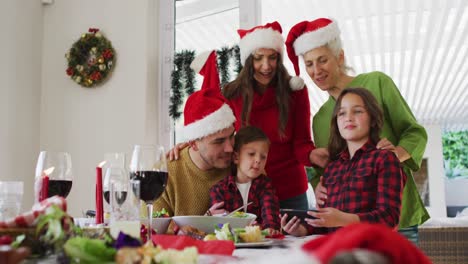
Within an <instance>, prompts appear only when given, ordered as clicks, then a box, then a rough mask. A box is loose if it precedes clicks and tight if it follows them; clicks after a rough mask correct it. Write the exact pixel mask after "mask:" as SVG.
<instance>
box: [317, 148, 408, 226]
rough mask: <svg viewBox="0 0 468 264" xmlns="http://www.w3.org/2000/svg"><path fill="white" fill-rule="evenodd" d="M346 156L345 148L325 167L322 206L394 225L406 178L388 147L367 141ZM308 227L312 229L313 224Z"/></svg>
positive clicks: (398, 216)
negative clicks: (380, 148)
mask: <svg viewBox="0 0 468 264" xmlns="http://www.w3.org/2000/svg"><path fill="white" fill-rule="evenodd" d="M349 158H350V156H349V152H348V150H347V149H346V150H345V151H343V152H342V153H340V156H339V158H338V159H337V160H335V161H332V162H330V164H329V165H328V166H327V168H326V169H325V172H324V178H325V179H324V186H325V187H326V188H327V192H328V194H327V196H328V199H327V201H326V202H325V205H324V206H323V207H333V208H336V209H339V210H341V211H343V212H346V213H353V214H357V215H358V216H359V219H360V220H361V222H367V223H382V224H385V225H387V226H389V227H392V228H394V227H396V226H397V225H398V222H399V219H400V209H401V197H402V193H403V187H404V185H405V182H406V175H405V174H404V172H403V170H402V169H401V165H400V161H399V160H398V158H397V157H396V155H395V154H394V153H393V152H391V151H389V150H379V149H376V148H375V145H374V144H372V143H371V142H370V141H369V142H367V143H366V144H364V145H363V146H362V147H361V148H360V149H359V150H357V151H356V153H355V154H354V157H353V158H352V159H349ZM308 229H309V232H313V233H316V232H314V231H313V228H308ZM334 230H336V228H329V229H328V232H330V231H334ZM315 231H319V230H315ZM320 231H323V230H320ZM320 231H319V232H320Z"/></svg>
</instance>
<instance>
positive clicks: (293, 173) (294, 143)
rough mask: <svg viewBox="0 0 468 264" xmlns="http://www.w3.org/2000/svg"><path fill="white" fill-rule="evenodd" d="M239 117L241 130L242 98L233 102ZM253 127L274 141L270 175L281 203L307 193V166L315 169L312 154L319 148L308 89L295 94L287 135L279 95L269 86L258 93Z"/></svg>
mask: <svg viewBox="0 0 468 264" xmlns="http://www.w3.org/2000/svg"><path fill="white" fill-rule="evenodd" d="M229 105H230V106H231V108H232V110H233V111H234V115H235V116H236V124H235V127H236V130H239V128H240V127H241V115H242V97H241V96H238V97H236V98H233V99H231V100H230V101H229ZM250 125H252V126H256V127H259V128H261V129H262V130H263V132H265V134H266V135H267V136H268V138H269V139H270V141H271V145H270V152H269V153H268V160H267V163H266V168H265V169H266V172H267V174H268V176H269V177H270V178H271V180H272V182H273V187H275V188H276V194H277V195H278V198H279V200H280V201H282V200H284V199H287V198H291V197H294V196H297V195H300V194H303V193H305V192H306V191H307V176H306V173H305V168H304V166H312V164H311V163H310V161H309V153H310V152H311V151H312V150H313V149H314V148H315V146H314V143H313V142H312V137H311V127H310V103H309V94H308V92H307V87H305V86H304V88H303V89H301V90H298V91H294V92H292V93H291V101H290V105H289V117H288V123H287V125H286V129H285V136H284V137H282V138H281V137H280V134H279V130H278V128H279V109H278V104H277V103H276V98H275V92H274V89H273V88H272V87H269V88H268V89H267V90H266V91H265V93H264V94H263V95H261V94H258V93H256V92H255V93H254V99H253V103H252V110H251V112H250Z"/></svg>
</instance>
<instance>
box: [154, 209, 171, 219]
mask: <svg viewBox="0 0 468 264" xmlns="http://www.w3.org/2000/svg"><path fill="white" fill-rule="evenodd" d="M160 217H169V212H168V211H167V210H166V208H163V209H161V210H160V211H155V212H153V218H160Z"/></svg>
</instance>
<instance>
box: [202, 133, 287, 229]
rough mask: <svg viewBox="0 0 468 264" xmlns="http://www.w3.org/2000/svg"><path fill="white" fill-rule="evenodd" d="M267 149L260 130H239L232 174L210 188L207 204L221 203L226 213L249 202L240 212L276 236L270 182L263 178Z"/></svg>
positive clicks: (276, 211)
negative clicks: (250, 216)
mask: <svg viewBox="0 0 468 264" xmlns="http://www.w3.org/2000/svg"><path fill="white" fill-rule="evenodd" d="M269 147H270V141H269V140H268V137H267V136H266V135H265V133H263V131H262V130H261V129H259V128H257V127H253V126H246V127H243V128H241V129H240V130H239V131H238V132H237V134H236V136H235V140H234V154H233V155H234V157H233V162H234V165H235V166H233V168H236V169H235V172H234V173H233V174H232V175H229V176H228V177H226V178H224V179H223V180H221V181H219V182H218V183H217V184H215V185H214V186H213V187H211V189H210V200H211V204H215V203H218V202H224V209H225V210H226V211H233V210H235V209H237V208H239V207H241V206H243V205H244V206H245V205H247V204H248V203H249V202H252V204H250V205H248V206H247V207H246V208H244V211H245V212H249V213H252V214H255V215H257V223H258V224H259V225H260V226H261V228H262V229H267V230H268V231H269V232H270V234H279V230H280V228H281V226H280V221H279V218H278V215H279V202H278V198H277V196H276V194H275V191H274V189H273V186H272V184H271V180H270V179H269V178H268V177H267V176H265V175H264V174H263V173H264V170H265V164H266V161H267V157H268V151H269Z"/></svg>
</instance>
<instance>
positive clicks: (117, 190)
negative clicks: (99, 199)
mask: <svg viewBox="0 0 468 264" xmlns="http://www.w3.org/2000/svg"><path fill="white" fill-rule="evenodd" d="M103 185H104V186H103V191H104V199H105V200H106V202H107V203H108V204H109V205H110V206H111V208H112V211H114V210H119V208H120V207H121V206H122V204H123V203H124V202H125V199H126V198H127V190H128V178H127V172H126V171H125V168H122V167H115V166H111V167H109V168H107V169H106V173H105V176H104V184H103ZM111 191H113V195H110V192H111ZM111 197H113V198H114V200H112V201H110V198H111Z"/></svg>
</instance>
